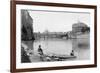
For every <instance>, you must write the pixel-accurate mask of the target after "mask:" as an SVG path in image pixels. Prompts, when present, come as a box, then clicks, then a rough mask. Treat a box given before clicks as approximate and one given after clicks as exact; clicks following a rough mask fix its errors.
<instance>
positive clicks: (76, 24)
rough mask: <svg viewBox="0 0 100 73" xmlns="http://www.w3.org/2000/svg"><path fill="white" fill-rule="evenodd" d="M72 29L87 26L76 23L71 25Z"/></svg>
mask: <svg viewBox="0 0 100 73" xmlns="http://www.w3.org/2000/svg"><path fill="white" fill-rule="evenodd" d="M72 27H73V28H76V27H87V25H86V24H85V23H83V22H78V23H74V24H73V25H72Z"/></svg>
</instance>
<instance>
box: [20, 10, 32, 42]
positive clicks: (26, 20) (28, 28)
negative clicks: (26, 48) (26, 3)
mask: <svg viewBox="0 0 100 73" xmlns="http://www.w3.org/2000/svg"><path fill="white" fill-rule="evenodd" d="M21 39H22V40H34V35H33V19H32V17H31V16H30V15H29V12H28V11H27V10H21Z"/></svg>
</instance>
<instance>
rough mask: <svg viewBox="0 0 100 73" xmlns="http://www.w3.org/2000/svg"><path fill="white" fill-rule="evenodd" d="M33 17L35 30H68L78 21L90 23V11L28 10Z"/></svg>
mask: <svg viewBox="0 0 100 73" xmlns="http://www.w3.org/2000/svg"><path fill="white" fill-rule="evenodd" d="M28 12H29V14H30V15H31V17H32V18H33V30H34V32H44V31H45V30H48V31H50V32H67V31H71V30H72V25H73V24H74V23H77V22H78V21H80V22H83V23H85V24H87V25H88V26H89V25H90V23H89V22H90V14H89V13H75V12H54V11H32V10H29V11H28Z"/></svg>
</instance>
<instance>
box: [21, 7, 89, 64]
mask: <svg viewBox="0 0 100 73" xmlns="http://www.w3.org/2000/svg"><path fill="white" fill-rule="evenodd" d="M90 25H91V23H90V13H89V12H73V11H50V10H28V9H21V63H32V62H55V61H76V60H89V59H90V32H91V31H90V29H91V28H90Z"/></svg>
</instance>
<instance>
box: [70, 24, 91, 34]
mask: <svg viewBox="0 0 100 73" xmlns="http://www.w3.org/2000/svg"><path fill="white" fill-rule="evenodd" d="M87 31H90V28H89V27H88V26H87V24H85V23H82V22H78V23H75V24H73V25H72V32H73V34H82V33H84V32H87Z"/></svg>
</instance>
